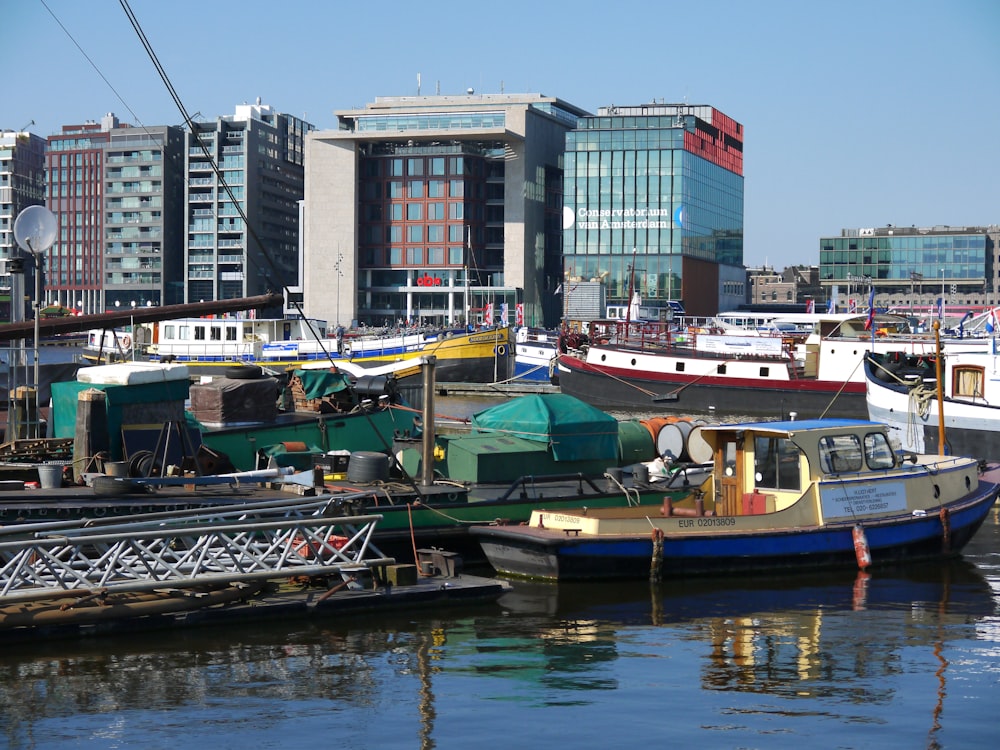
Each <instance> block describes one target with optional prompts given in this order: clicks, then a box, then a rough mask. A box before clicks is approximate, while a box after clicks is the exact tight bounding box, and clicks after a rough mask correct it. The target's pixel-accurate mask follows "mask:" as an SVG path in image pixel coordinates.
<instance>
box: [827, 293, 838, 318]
mask: <svg viewBox="0 0 1000 750" xmlns="http://www.w3.org/2000/svg"><path fill="white" fill-rule="evenodd" d="M826 311H827V312H828V313H830V315H833V314H834V313H835V312H837V300H835V299H834V298H833V297H830V304H829V305H827V306H826Z"/></svg>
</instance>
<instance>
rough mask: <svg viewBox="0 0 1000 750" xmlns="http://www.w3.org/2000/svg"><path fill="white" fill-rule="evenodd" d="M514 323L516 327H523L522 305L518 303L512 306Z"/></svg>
mask: <svg viewBox="0 0 1000 750" xmlns="http://www.w3.org/2000/svg"><path fill="white" fill-rule="evenodd" d="M514 321H515V324H516V325H519V326H523V325H524V303H523V302H518V303H517V304H516V305H515V306H514Z"/></svg>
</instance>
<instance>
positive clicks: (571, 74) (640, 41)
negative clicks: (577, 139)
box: [0, 0, 1000, 269]
mask: <svg viewBox="0 0 1000 750" xmlns="http://www.w3.org/2000/svg"><path fill="white" fill-rule="evenodd" d="M130 7H131V8H132V11H133V13H134V14H135V16H136V17H137V18H138V20H139V22H140V24H141V25H142V27H143V29H144V30H145V33H146V35H147V37H148V39H149V41H150V44H151V46H152V47H153V49H154V51H155V52H156V54H157V56H158V58H159V61H160V63H161V65H162V66H163V68H164V69H165V71H166V73H167V75H168V77H169V78H170V81H171V82H172V84H173V86H174V88H175V90H176V91H177V93H178V94H179V96H180V98H181V100H182V101H183V103H184V105H185V107H186V109H187V111H188V112H189V113H190V114H192V115H193V114H194V113H196V112H200V113H202V115H204V116H205V117H206V118H209V119H214V118H215V117H217V116H219V115H226V114H232V113H233V110H234V107H235V105H237V104H240V103H243V102H252V101H254V100H255V99H256V98H257V97H258V96H259V97H261V99H262V101H263V102H264V103H265V104H270V105H271V106H273V107H274V108H276V109H278V110H279V111H282V112H288V113H290V114H294V115H297V116H300V117H302V118H304V119H306V120H307V121H309V122H311V123H313V124H314V125H315V126H317V127H318V128H320V129H326V128H331V127H334V125H335V123H336V118H335V117H334V115H333V112H334V111H335V110H341V109H350V108H353V107H361V106H364V105H365V104H366V103H368V102H370V101H372V100H374V98H375V97H376V96H400V95H414V94H416V93H417V75H418V74H420V77H421V93H424V94H434V93H435V92H436V91H437V90H440V93H442V94H459V93H462V92H464V91H465V90H466V89H467V88H469V87H473V88H474V89H475V90H476V91H477V92H479V93H496V92H499V91H500V90H501V88H503V90H504V91H505V92H507V93H543V94H547V95H551V96H558V97H559V98H561V99H563V100H565V101H567V102H570V103H572V104H575V105H577V106H579V107H582V108H584V109H587V110H589V111H592V112H595V111H596V110H597V108H598V107H600V106H605V105H609V104H618V105H630V104H643V103H648V102H650V101H652V100H654V99H655V100H658V101H659V100H662V101H666V102H671V103H672V102H681V101H686V102H688V103H690V104H710V105H713V106H715V107H717V108H718V109H720V110H721V111H723V112H725V113H726V114H728V115H730V116H732V117H734V118H735V119H736V120H737V121H739V122H741V123H742V124H743V126H744V128H745V133H746V141H745V170H746V171H745V178H746V180H745V232H746V241H745V254H744V261H745V263H746V264H747V265H759V264H762V263H768V264H769V265H772V266H776V267H778V268H779V269H780V268H782V267H784V266H785V265H788V264H792V263H807V264H815V263H817V262H818V261H819V249H818V248H819V242H818V240H819V238H820V237H821V236H828V235H833V234H837V233H839V231H840V229H841V228H844V227H871V226H884V225H886V224H893V225H897V226H909V225H911V224H916V225H917V226H932V225H936V224H948V225H951V226H962V225H983V224H991V223H993V224H996V223H1000V201H998V194H1000V190H998V185H1000V138H998V132H1000V55H998V54H997V39H998V37H1000V2H997V0H949V1H948V2H941V1H940V0H939V1H937V2H928V1H927V0H841V1H840V2H827V3H814V2H802V1H801V0H799V1H797V2H796V1H792V0H787V1H786V0H773V1H768V0H758V1H756V2H755V1H753V0H742V1H740V0H714V1H713V2H649V0H641V1H636V0H618V1H617V2H607V1H604V2H592V1H591V0H578V1H577V2H573V3H567V2H554V1H553V2H546V1H545V0H534V1H533V2H524V1H523V0H504V1H503V2H468V1H466V2H442V1H439V0H425V1H423V2H397V1H396V0H382V1H381V2H369V3H359V2H340V1H327V0H323V1H319V0H316V1H314V2H304V1H302V0H284V2H262V1H260V0H241V1H240V2H237V3H225V2H221V3H220V2H214V3H208V2H194V0H178V1H176V2H163V0H156V1H155V2H154V1H152V0H131V3H130ZM2 18H3V29H4V32H3V35H2V36H3V38H2V40H0V65H2V69H3V71H4V73H3V80H4V85H3V105H2V107H0V128H8V129H20V128H22V127H23V126H25V125H27V124H28V123H29V122H30V121H32V120H34V121H35V125H33V126H32V127H31V128H30V130H32V131H33V132H36V133H38V134H39V135H43V136H48V135H51V134H53V133H56V132H58V131H59V129H60V128H61V126H62V125H64V124H75V123H80V122H84V121H86V120H96V119H99V118H100V117H101V116H102V115H103V114H104V113H106V112H114V113H115V114H117V115H118V117H119V118H120V119H121V120H122V121H124V122H129V123H132V124H143V125H163V124H180V123H182V121H183V118H182V117H181V115H180V114H179V112H178V110H177V108H176V107H175V105H174V103H173V101H172V99H171V98H170V96H169V94H168V92H167V89H166V87H165V86H164V84H163V83H162V82H161V80H160V77H159V75H158V74H157V72H156V70H155V68H154V66H153V64H152V62H151V61H150V59H149V58H148V56H147V54H146V52H145V50H144V49H143V46H142V44H141V43H140V40H139V38H138V36H137V35H136V34H135V32H134V31H133V30H132V27H131V25H130V23H129V20H128V18H127V16H126V13H125V11H124V10H123V9H122V7H121V5H120V4H119V3H118V2H115V1H114V0H99V1H95V0H90V2H83V1H81V0H44V3H43V2H42V0H16V2H8V3H6V4H5V8H4V10H3V13H2ZM63 27H65V30H64V28H63ZM81 50H82V51H81ZM88 58H89V59H88ZM104 79H107V82H106V81H105V80H104ZM109 84H110V85H109Z"/></svg>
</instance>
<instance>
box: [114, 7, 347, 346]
mask: <svg viewBox="0 0 1000 750" xmlns="http://www.w3.org/2000/svg"><path fill="white" fill-rule="evenodd" d="M119 2H120V3H121V6H122V10H124V11H125V15H127V16H128V19H129V23H131V24H132V28H133V29H134V30H135V33H136V35H137V36H138V37H139V41H140V42H142V46H143V48H144V49H145V50H146V54H147V55H148V56H149V59H150V61H151V62H152V63H153V66H154V67H155V68H156V72H157V73H158V74H159V76H160V80H162V81H163V85H164V86H166V88H167V93H169V94H170V98H171V99H173V101H174V104H175V105H176V107H177V110H178V111H179V112H180V113H181V116H182V117H183V118H184V124H185V125H186V126H187V127H188V130H189V131H190V132H191V133H192V135H194V136H195V140H196V141H197V142H198V145H199V146H200V147H201V150H202V153H203V154H204V155H205V157H206V158H207V159H208V161H209V163H210V164H211V165H212V171H213V172H214V173H215V175H216V177H217V178H218V180H219V183H220V184H221V185H222V187H223V188H224V189H225V191H226V195H228V196H229V199H230V200H231V201H232V202H233V206H234V207H235V208H236V211H237V212H238V213H239V215H240V219H242V220H243V226H244V227H245V228H246V231H247V234H248V235H249V236H250V237H251V238H252V239H253V241H254V243H256V245H257V248H258V249H259V250H260V254H261V255H262V256H263V257H264V260H265V261H267V264H268V266H269V268H270V270H271V273H272V274H273V278H275V279H276V280H277V282H278V284H279V285H280V287H281V288H282V289H283V290H284V291H285V292H286V294H285V299H286V301H291V302H292V304H293V305H294V306H295V309H296V311H297V312H298V314H299V317H301V318H302V319H303V320H305V321H306V325H307V326H308V327H309V329H310V331H311V332H312V334H313V337H314V338H315V339H316V340H317V341H318V342H320V346H323V340H322V338H321V337H320V336H319V332H318V331H316V330H315V329H314V328H313V325H312V321H310V320H309V319H308V318H306V316H305V313H304V312H303V310H302V306H301V304H300V303H299V302H298V301H297V300H294V301H293V300H291V295H290V290H289V289H288V286H287V284H286V283H285V281H284V279H283V278H281V276H282V274H281V270H280V269H279V268H278V266H277V264H276V263H275V262H274V259H273V258H272V257H271V255H270V253H268V252H267V249H266V248H265V247H264V243H262V242H261V241H260V237H258V236H257V232H256V231H255V230H254V228H253V227H252V226H251V225H250V221H249V219H248V218H247V215H246V211H245V210H244V209H243V205H242V204H241V203H240V201H239V200H238V199H237V198H236V194H235V193H234V192H233V189H232V188H231V187H230V186H229V183H228V182H227V181H226V179H225V176H224V175H223V174H222V170H221V169H219V165H218V164H217V163H216V161H215V158H214V156H213V155H212V153H211V152H210V151H209V150H208V147H207V146H206V145H205V142H204V141H203V140H202V139H201V138H200V137H198V136H199V134H198V133H197V132H196V131H195V126H194V121H193V120H192V119H191V116H190V115H189V114H188V112H187V108H186V107H185V106H184V102H183V101H181V98H180V95H179V94H178V93H177V90H176V89H175V88H174V85H173V84H172V83H171V82H170V77H169V76H168V75H167V72H166V70H164V68H163V66H162V65H161V64H160V60H159V58H157V56H156V52H155V51H154V50H153V46H152V45H151V44H150V42H149V39H148V37H147V36H146V33H145V32H144V31H143V29H142V25H141V24H140V23H139V19H138V18H136V16H135V13H133V12H132V8H131V7H130V6H129V4H128V0H119ZM250 260H251V259H250V256H249V254H248V255H247V261H248V262H249V261H250ZM324 349H325V347H324ZM326 354H327V357H328V358H331V355H330V353H329V352H326Z"/></svg>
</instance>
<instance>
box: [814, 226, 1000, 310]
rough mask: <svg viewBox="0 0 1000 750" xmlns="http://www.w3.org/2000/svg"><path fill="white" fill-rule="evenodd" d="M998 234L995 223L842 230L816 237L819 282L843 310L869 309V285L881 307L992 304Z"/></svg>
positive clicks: (975, 305) (957, 306) (997, 285)
mask: <svg viewBox="0 0 1000 750" xmlns="http://www.w3.org/2000/svg"><path fill="white" fill-rule="evenodd" d="M998 238H1000V228H998V227H996V226H991V227H950V226H937V227H895V226H891V225H889V226H885V227H871V228H861V229H842V230H841V233H840V236H838V237H823V238H821V239H820V267H819V270H820V282H821V284H822V285H823V287H824V288H825V289H826V291H827V294H828V297H827V299H828V300H829V299H830V297H834V296H835V297H836V302H837V306H838V308H839V309H841V310H847V309H849V308H850V306H851V303H852V302H853V303H854V305H856V306H860V307H862V308H865V307H867V302H868V290H869V287H870V286H874V288H875V303H876V306H880V307H906V308H907V309H909V308H911V307H914V308H916V309H920V308H931V307H934V306H935V305H937V301H938V299H939V298H940V297H942V295H943V296H944V297H945V302H946V304H947V305H949V306H951V307H953V308H954V309H955V311H956V312H957V311H958V310H959V309H975V308H976V307H982V306H989V305H995V304H996V303H997V301H998V300H997V289H998V287H1000V284H998V279H997V274H998V270H997V260H996V248H997V240H998Z"/></svg>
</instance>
